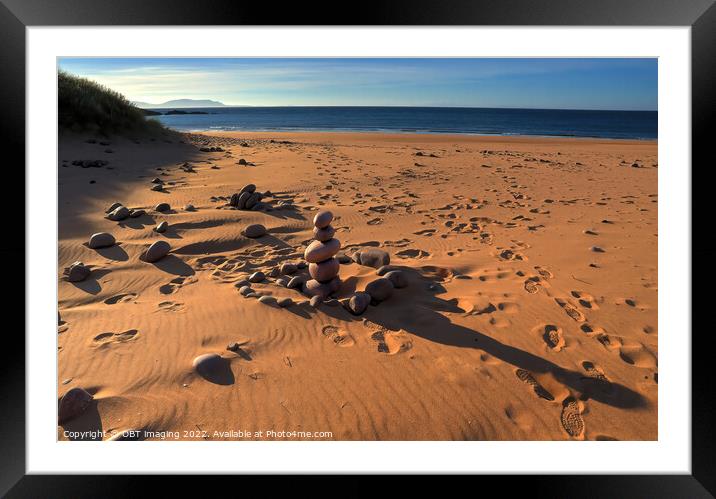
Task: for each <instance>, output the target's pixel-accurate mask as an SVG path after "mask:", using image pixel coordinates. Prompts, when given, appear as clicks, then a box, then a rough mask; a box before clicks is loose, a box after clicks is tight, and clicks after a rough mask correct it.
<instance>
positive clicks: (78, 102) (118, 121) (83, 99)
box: [57, 71, 166, 135]
mask: <svg viewBox="0 0 716 499" xmlns="http://www.w3.org/2000/svg"><path fill="white" fill-rule="evenodd" d="M57 101H58V120H59V128H60V130H61V131H73V132H82V131H92V132H97V133H101V134H104V135H109V134H112V133H124V132H148V133H152V134H155V133H162V132H166V129H165V128H164V127H163V126H162V125H161V123H159V122H158V121H156V120H152V119H147V118H146V117H145V115H146V113H145V112H144V111H143V110H141V109H139V108H137V107H135V106H133V105H132V104H131V103H130V102H129V101H128V100H127V99H126V98H125V97H124V96H123V95H122V94H120V93H119V92H115V91H114V90H112V89H110V88H107V87H105V86H104V85H100V84H99V83H97V82H94V81H92V80H88V79H87V78H81V77H79V76H75V75H72V74H70V73H67V72H65V71H59V72H58V75H57Z"/></svg>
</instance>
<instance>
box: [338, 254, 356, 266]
mask: <svg viewBox="0 0 716 499" xmlns="http://www.w3.org/2000/svg"><path fill="white" fill-rule="evenodd" d="M336 258H337V259H338V263H340V264H343V265H345V264H347V263H351V262H352V261H353V260H351V257H349V256H348V255H338V256H337V257H336Z"/></svg>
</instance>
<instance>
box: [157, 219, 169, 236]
mask: <svg viewBox="0 0 716 499" xmlns="http://www.w3.org/2000/svg"><path fill="white" fill-rule="evenodd" d="M168 228H169V224H168V223H167V221H166V220H165V221H163V222H162V223H160V224H159V225H157V226H156V227H154V230H155V231H157V232H159V233H160V234H161V233H163V232H166V231H167V229H168Z"/></svg>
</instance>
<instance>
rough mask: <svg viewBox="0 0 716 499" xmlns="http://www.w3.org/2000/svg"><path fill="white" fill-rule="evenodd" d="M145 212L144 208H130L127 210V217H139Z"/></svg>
mask: <svg viewBox="0 0 716 499" xmlns="http://www.w3.org/2000/svg"><path fill="white" fill-rule="evenodd" d="M146 213H147V212H146V211H144V210H132V211H130V212H129V217H130V218H139V217H142V216H144V215H145V214H146Z"/></svg>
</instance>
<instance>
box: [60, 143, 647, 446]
mask: <svg viewBox="0 0 716 499" xmlns="http://www.w3.org/2000/svg"><path fill="white" fill-rule="evenodd" d="M201 149H205V150H204V151H202V150H201ZM96 160H101V161H100V162H96V163H94V164H93V163H92V162H94V161H96ZM241 160H243V161H241ZM82 162H85V163H82ZM104 162H106V163H104ZM657 173H658V158H657V142H656V141H626V140H595V139H566V138H532V137H485V136H468V135H427V134H426V135H417V134H377V133H263V132H251V133H248V132H241V133H238V132H236V133H235V132H216V133H212V134H211V135H209V134H191V135H188V134H187V135H182V136H179V135H176V136H173V138H172V139H171V140H168V141H165V140H161V139H155V140H149V139H146V138H141V137H140V138H138V139H134V140H132V139H129V138H120V137H113V138H110V139H104V138H99V137H94V136H90V135H88V134H84V135H79V134H78V135H64V136H61V137H60V145H59V165H58V175H59V188H58V189H59V190H58V192H59V221H58V237H59V248H58V307H59V326H58V336H57V341H58V373H57V382H58V391H57V396H58V399H59V398H60V397H61V396H62V395H63V394H65V393H66V392H67V391H68V390H70V389H71V388H74V387H80V388H83V389H85V390H87V392H89V393H90V394H91V395H92V396H93V400H92V402H91V404H90V406H89V408H88V409H87V410H86V411H84V412H83V414H82V415H80V416H79V417H76V418H73V419H72V420H71V421H68V422H66V423H64V424H62V425H58V427H57V430H58V439H60V440H65V439H68V438H70V439H72V438H80V439H82V438H86V435H89V434H90V433H85V434H84V435H85V437H81V436H79V435H83V433H82V432H95V437H93V438H96V439H104V440H106V439H109V438H112V436H113V435H117V434H119V433H121V432H122V431H124V430H137V431H140V432H141V434H142V438H146V439H149V440H157V439H160V438H162V437H163V436H164V437H165V438H168V439H172V440H173V439H175V438H177V439H180V440H193V439H196V440H200V439H206V440H234V439H241V438H248V439H262V440H265V439H268V440H273V439H286V440H570V439H573V440H655V439H657V437H658V433H657V423H658V417H657V401H658V398H657V391H658V390H657V386H658V385H657V382H658V376H657V372H658V368H657V357H658V323H657V317H658V313H657V312H658V311H657V289H658V273H657V235H658V234H657V232H658V212H657ZM153 180H157V181H155V182H153ZM160 181H161V182H160ZM247 184H255V186H256V190H257V191H260V192H262V193H264V197H263V199H262V200H261V205H260V207H259V209H256V210H239V209H235V208H234V207H232V206H229V201H230V198H231V196H232V194H234V193H238V192H240V191H241V189H242V187H244V186H245V185H247ZM157 185H159V186H160V187H159V188H156V187H155V186H157ZM153 188H154V189H156V190H152V189H153ZM116 202H119V203H122V204H123V205H124V206H126V207H127V208H129V209H134V210H140V209H141V210H145V212H146V213H144V214H139V216H136V217H129V218H125V219H122V220H119V221H112V220H109V219H108V218H106V217H107V214H106V210H107V209H108V208H109V207H110V206H111V205H112V204H113V203H116ZM159 203H169V205H170V208H169V210H165V211H157V210H155V207H156V206H157V204H159ZM188 205H192V206H193V209H192V206H188ZM187 208H188V209H187ZM319 210H330V211H331V212H332V213H333V215H334V217H335V218H334V220H333V222H332V225H333V227H334V228H335V229H336V234H335V237H336V238H337V239H338V240H340V244H341V250H340V252H339V254H340V255H346V259H345V260H344V262H345V263H342V264H341V265H340V271H339V275H340V278H341V280H342V286H341V288H340V289H339V290H338V292H337V293H336V300H331V301H329V302H326V303H323V304H321V305H319V306H317V307H315V308H314V307H312V306H311V305H310V304H309V303H308V301H309V297H308V296H306V295H304V294H302V293H301V292H300V291H299V290H298V289H289V288H287V287H286V286H285V285H281V281H282V280H283V281H284V284H285V281H286V280H288V279H287V277H288V278H290V277H295V276H300V275H305V274H306V273H307V269H305V268H303V263H305V262H304V251H305V249H306V247H307V246H308V244H309V243H311V241H312V240H313V237H314V233H313V223H312V220H313V218H314V216H315V215H316V213H318V211H319ZM161 222H167V224H168V226H167V227H166V230H165V231H164V232H161V233H159V232H157V231H156V230H154V229H155V227H156V226H157V225H158V224H160V223H161ZM251 224H262V225H264V226H265V227H266V229H267V234H266V235H263V236H260V237H257V238H250V237H247V236H246V234H245V233H244V230H245V229H246V227H247V226H249V225H251ZM100 232H107V233H110V234H112V235H113V236H114V238H115V239H116V244H114V245H111V246H109V247H105V248H99V249H91V248H90V247H88V241H89V239H90V236H92V234H95V233H100ZM159 240H163V241H166V242H167V243H169V245H170V247H171V251H170V253H169V254H168V255H167V256H165V257H163V258H161V259H160V260H158V261H156V262H154V263H149V262H147V261H145V260H143V258H142V255H143V253H144V252H145V251H146V250H147V248H148V247H149V245H150V244H152V243H154V242H156V241H159ZM368 248H376V249H380V250H384V251H386V252H387V253H388V254H389V256H390V265H392V266H394V267H395V268H396V269H400V270H402V271H403V272H402V274H403V276H404V278H405V280H406V282H405V284H406V286H405V287H401V288H397V289H395V290H394V291H393V292H392V295H391V296H390V297H389V298H387V299H386V300H385V301H383V302H381V303H379V304H376V305H370V306H369V307H368V309H367V310H366V311H365V312H364V313H362V314H361V315H353V314H352V313H350V312H349V311H348V310H346V307H345V303H343V301H345V299H346V298H348V297H349V296H350V295H351V294H352V293H353V292H354V291H362V290H364V289H365V288H366V286H367V285H368V284H369V283H370V282H371V281H373V280H375V279H377V278H378V277H379V276H378V275H377V270H376V268H374V267H371V266H368V265H362V264H358V263H356V262H354V261H352V260H351V261H348V260H349V258H347V257H350V256H351V255H352V254H353V253H354V252H355V251H357V250H361V249H368ZM76 261H81V262H83V263H84V264H85V265H86V266H88V267H89V269H90V270H91V273H90V274H89V277H87V278H86V279H84V280H82V281H78V282H70V281H69V280H68V278H67V276H66V275H65V269H66V268H68V267H69V266H70V265H71V264H72V263H73V262H76ZM287 263H290V264H293V265H288V266H284V264H287ZM282 266H283V269H284V271H286V272H287V273H289V276H282V275H281V268H282ZM259 271H260V272H263V273H264V274H265V275H266V278H265V279H263V280H262V281H260V282H256V283H251V284H250V286H251V288H252V289H253V290H254V291H255V293H254V296H249V297H245V296H243V295H242V294H241V293H240V292H239V287H241V285H243V284H245V283H243V281H245V280H247V279H248V278H249V276H251V275H252V274H254V273H255V272H259ZM237 284H239V285H240V286H239V287H237ZM255 295H263V296H272V297H275V298H276V299H282V298H291V299H292V300H293V303H292V304H290V305H289V306H286V307H279V306H277V304H276V303H275V302H274V301H272V300H264V301H265V302H266V303H262V302H260V301H259V300H258V299H257V298H258V296H255ZM229 346H231V349H227V347H229ZM204 354H218V355H219V356H220V357H221V359H220V360H219V361H218V362H219V364H218V365H219V367H214V368H212V369H213V371H212V373H211V375H202V374H201V373H199V372H198V370H197V369H195V368H194V366H193V362H194V360H195V359H196V358H197V357H199V356H201V355H204ZM269 431H275V432H287V433H285V434H284V433H277V434H270V433H267V432H269ZM68 432H75V433H68ZM164 432H166V433H164ZM242 432H243V433H242ZM246 432H251V435H250V436H245V435H246ZM257 432H263V433H261V434H258V435H257ZM294 432H295V433H294ZM97 435H99V436H97Z"/></svg>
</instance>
